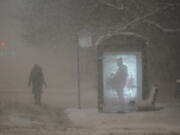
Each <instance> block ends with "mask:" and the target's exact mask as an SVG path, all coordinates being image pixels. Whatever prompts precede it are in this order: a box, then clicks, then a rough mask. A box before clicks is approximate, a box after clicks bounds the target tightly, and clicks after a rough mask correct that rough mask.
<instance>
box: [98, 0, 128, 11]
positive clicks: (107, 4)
mask: <svg viewBox="0 0 180 135" xmlns="http://www.w3.org/2000/svg"><path fill="white" fill-rule="evenodd" d="M99 2H100V3H102V4H104V5H106V6H109V7H112V8H115V9H117V10H124V9H125V7H124V5H123V4H122V5H121V7H119V6H116V5H114V4H112V3H109V2H107V1H106V0H99Z"/></svg>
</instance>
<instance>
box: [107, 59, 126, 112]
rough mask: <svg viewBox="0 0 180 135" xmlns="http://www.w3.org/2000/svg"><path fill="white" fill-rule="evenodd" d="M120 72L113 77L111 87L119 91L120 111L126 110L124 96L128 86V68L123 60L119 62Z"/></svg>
mask: <svg viewBox="0 0 180 135" xmlns="http://www.w3.org/2000/svg"><path fill="white" fill-rule="evenodd" d="M117 65H118V70H117V72H116V74H114V76H113V77H112V79H111V81H110V86H111V88H112V89H114V90H116V91H117V94H118V98H119V105H120V109H121V110H120V111H123V110H124V96H123V89H124V87H125V85H126V80H127V76H128V73H127V66H126V65H124V64H123V60H122V58H119V59H118V60H117Z"/></svg>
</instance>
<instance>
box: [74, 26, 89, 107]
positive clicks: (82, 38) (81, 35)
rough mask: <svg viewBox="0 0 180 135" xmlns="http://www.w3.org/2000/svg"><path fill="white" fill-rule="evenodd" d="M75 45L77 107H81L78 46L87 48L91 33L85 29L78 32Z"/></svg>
mask: <svg viewBox="0 0 180 135" xmlns="http://www.w3.org/2000/svg"><path fill="white" fill-rule="evenodd" d="M78 43H79V45H77V90H78V91H77V92H78V108H79V109H81V108H82V105H81V72H80V48H88V47H91V46H92V38H91V33H90V32H89V31H87V30H86V29H83V30H81V31H79V32H78Z"/></svg>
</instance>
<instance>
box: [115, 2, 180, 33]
mask: <svg viewBox="0 0 180 135" xmlns="http://www.w3.org/2000/svg"><path fill="white" fill-rule="evenodd" d="M174 6H180V5H177V4H168V5H167V6H165V7H163V8H158V9H156V10H154V11H153V12H150V13H148V14H146V15H144V16H140V17H137V18H135V19H134V20H132V21H130V22H129V23H127V24H126V25H124V26H123V27H119V29H118V31H119V30H120V31H124V30H126V29H127V28H128V27H129V26H132V25H134V24H136V23H138V22H140V21H143V20H144V19H146V18H148V17H150V16H152V15H154V14H157V13H158V12H160V11H162V10H166V9H168V8H170V7H174Z"/></svg>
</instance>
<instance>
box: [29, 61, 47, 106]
mask: <svg viewBox="0 0 180 135" xmlns="http://www.w3.org/2000/svg"><path fill="white" fill-rule="evenodd" d="M31 85H32V93H33V95H34V99H35V104H38V105H41V95H42V88H43V85H44V86H45V87H47V84H46V81H45V79H44V74H43V71H42V68H41V67H40V66H39V65H38V64H35V65H34V66H33V68H32V70H31V74H30V77H29V83H28V87H30V86H31Z"/></svg>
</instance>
